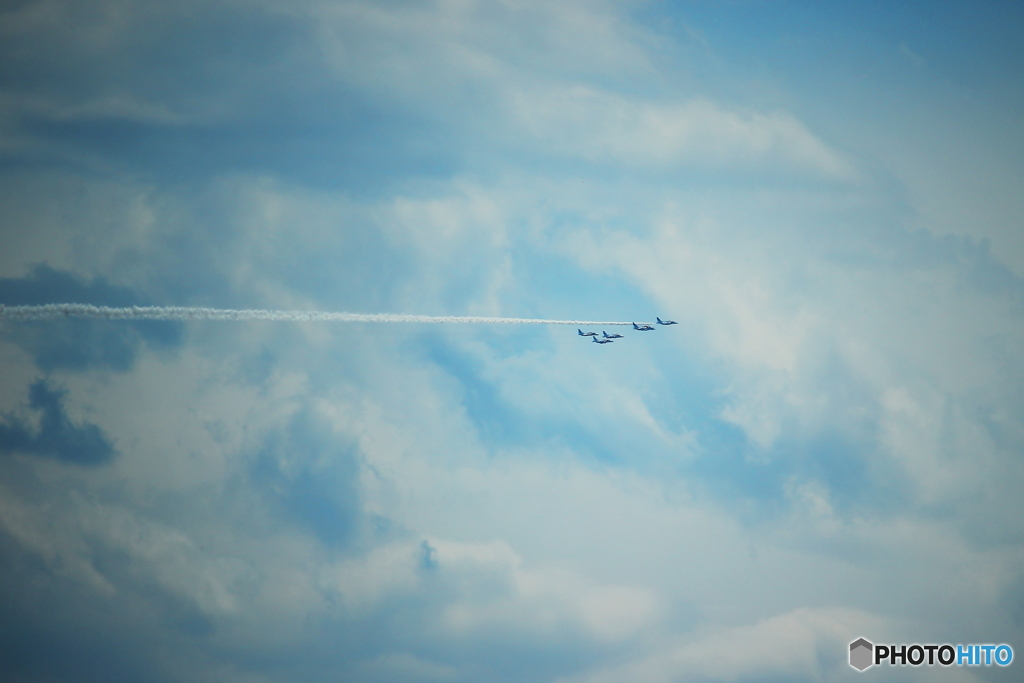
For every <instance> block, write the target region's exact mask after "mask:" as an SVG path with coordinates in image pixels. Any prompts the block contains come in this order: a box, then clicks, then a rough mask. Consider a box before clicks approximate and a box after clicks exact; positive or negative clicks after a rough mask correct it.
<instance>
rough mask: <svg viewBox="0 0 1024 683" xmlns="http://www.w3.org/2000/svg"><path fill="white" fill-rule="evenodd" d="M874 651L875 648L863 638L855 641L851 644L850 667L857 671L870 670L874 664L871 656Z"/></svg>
mask: <svg viewBox="0 0 1024 683" xmlns="http://www.w3.org/2000/svg"><path fill="white" fill-rule="evenodd" d="M874 650H875V646H874V645H872V644H871V643H869V642H868V641H866V640H864V639H863V638H858V639H857V640H855V641H853V642H852V643H850V666H852V667H853V668H854V669H856V670H857V671H863V670H864V669H866V668H868V667H869V666H871V664H872V663H873V662H872V661H871V659H872V657H871V655H872V653H873V652H874Z"/></svg>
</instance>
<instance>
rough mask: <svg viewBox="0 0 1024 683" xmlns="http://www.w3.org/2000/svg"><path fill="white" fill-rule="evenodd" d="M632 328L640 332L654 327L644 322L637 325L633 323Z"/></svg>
mask: <svg viewBox="0 0 1024 683" xmlns="http://www.w3.org/2000/svg"><path fill="white" fill-rule="evenodd" d="M633 329H634V330H640V331H641V332H648V331H650V330H653V329H654V328H653V327H651V326H650V325H646V324H645V325H637V324H636V323H633Z"/></svg>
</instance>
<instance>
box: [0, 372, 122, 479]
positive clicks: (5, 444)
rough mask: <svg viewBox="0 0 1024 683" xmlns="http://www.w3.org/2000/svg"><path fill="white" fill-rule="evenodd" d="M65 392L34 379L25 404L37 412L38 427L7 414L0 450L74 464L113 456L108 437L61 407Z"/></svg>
mask: <svg viewBox="0 0 1024 683" xmlns="http://www.w3.org/2000/svg"><path fill="white" fill-rule="evenodd" d="M64 396H65V392H64V391H61V390H59V389H53V388H51V387H50V386H49V384H48V383H47V382H46V381H45V380H37V381H36V382H35V383H33V384H32V386H31V387H30V389H29V407H30V408H31V409H32V410H33V411H35V412H37V413H39V428H38V429H37V430H33V429H32V428H31V427H30V426H29V424H28V423H26V422H25V421H23V420H20V419H18V418H16V417H14V416H10V415H9V416H7V419H6V421H5V423H0V452H6V453H18V454H25V455H35V456H40V457H44V458H53V459H55V460H60V461H63V462H66V463H69V464H74V465H87V466H88V465H102V464H104V463H106V462H108V461H109V460H110V459H111V458H113V457H114V446H113V445H112V444H111V442H110V439H109V437H107V435H106V434H104V433H103V431H102V430H101V429H100V428H99V427H98V426H96V425H94V424H88V423H86V424H81V425H77V424H74V423H73V422H71V420H70V419H69V418H68V416H67V414H66V413H65V411H64Z"/></svg>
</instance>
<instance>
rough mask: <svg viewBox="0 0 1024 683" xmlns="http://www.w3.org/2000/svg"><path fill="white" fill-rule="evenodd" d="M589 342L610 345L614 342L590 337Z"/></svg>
mask: <svg viewBox="0 0 1024 683" xmlns="http://www.w3.org/2000/svg"><path fill="white" fill-rule="evenodd" d="M590 341H592V342H594V343H595V344H611V343H612V341H614V340H612V339H598V338H597V337H592V338H591V340H590Z"/></svg>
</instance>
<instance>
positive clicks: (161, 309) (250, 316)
mask: <svg viewBox="0 0 1024 683" xmlns="http://www.w3.org/2000/svg"><path fill="white" fill-rule="evenodd" d="M59 318H99V319H103V320H284V321H290V322H311V321H323V322H346V323H502V324H507V325H580V326H583V325H591V326H593V325H632V324H633V323H631V322H620V321H614V320H545V319H543V318H486V317H480V316H469V315H465V316H454V315H445V316H438V315H405V314H400V313H332V312H329V311H262V310H236V309H231V308H192V307H185V306H127V307H112V306H93V305H91V304H44V305H42V306H5V305H3V304H0V319H6V320H56V319H59Z"/></svg>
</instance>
